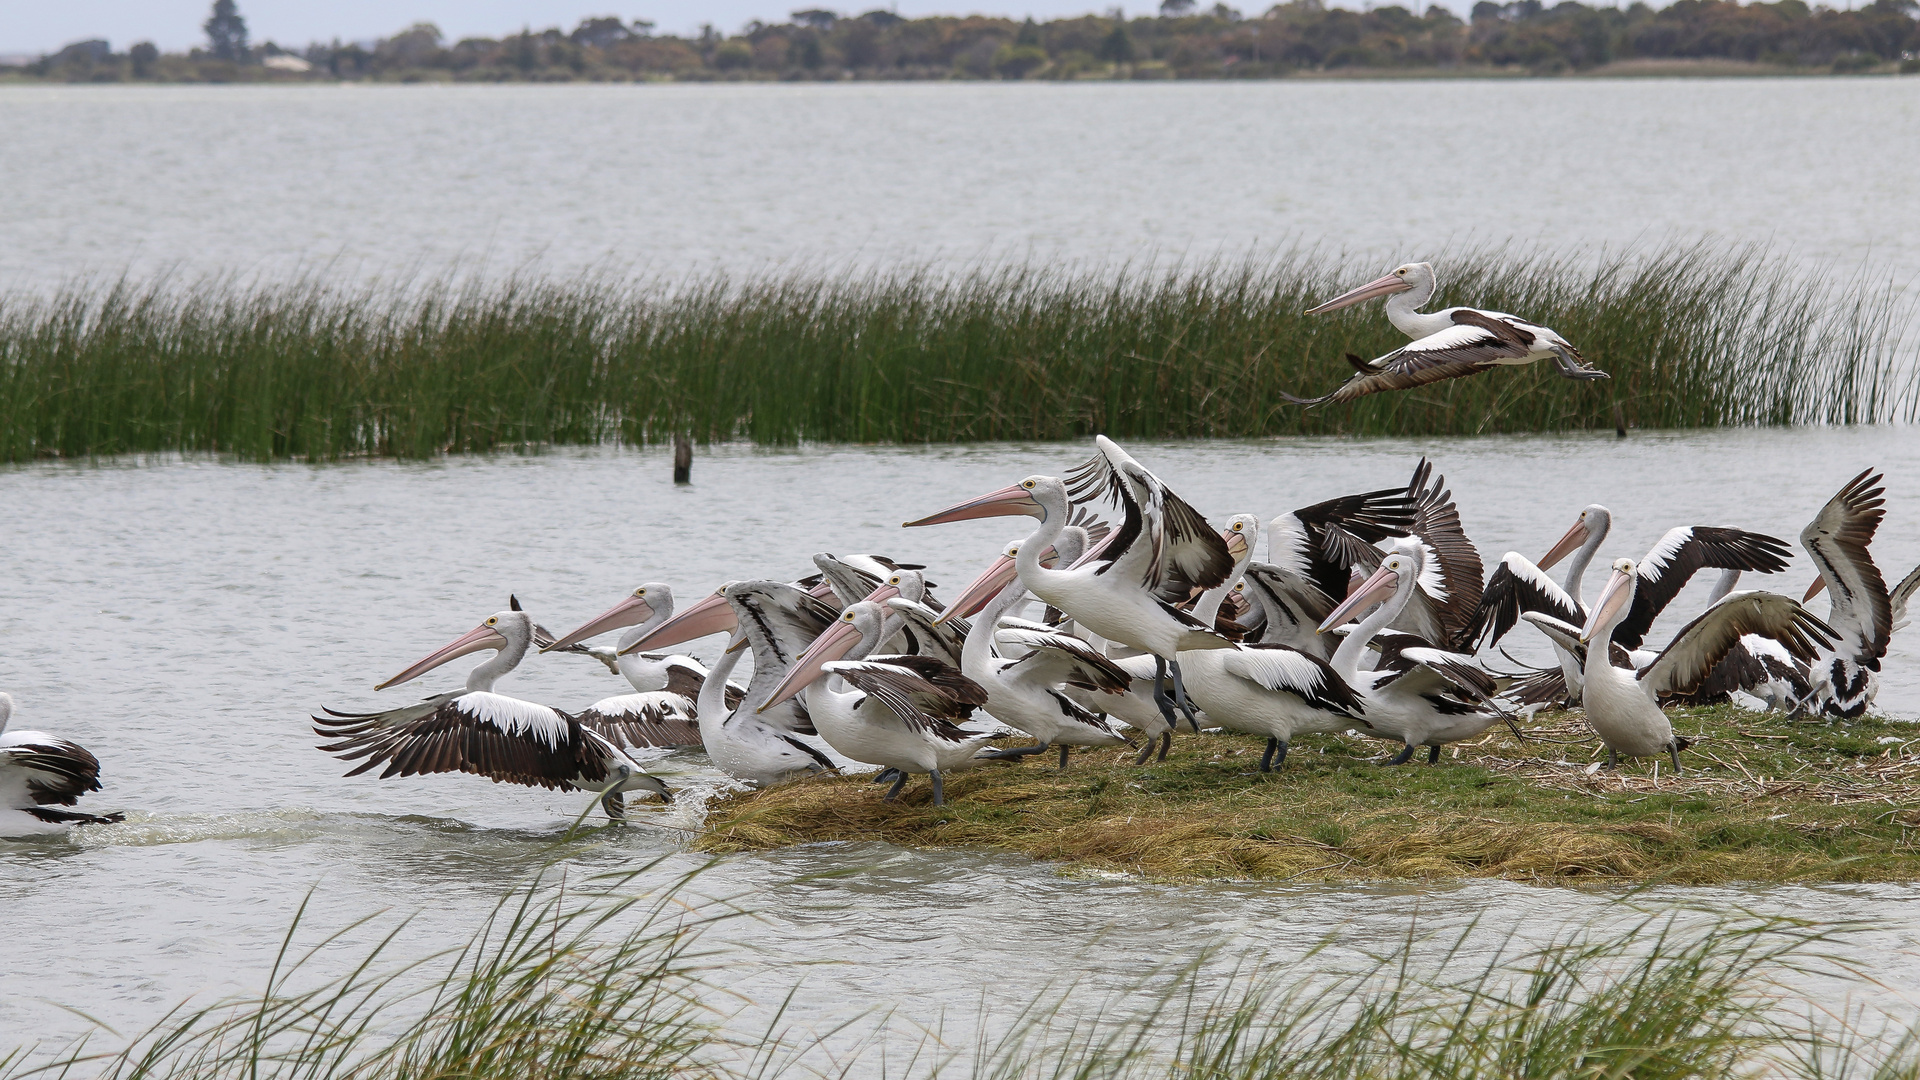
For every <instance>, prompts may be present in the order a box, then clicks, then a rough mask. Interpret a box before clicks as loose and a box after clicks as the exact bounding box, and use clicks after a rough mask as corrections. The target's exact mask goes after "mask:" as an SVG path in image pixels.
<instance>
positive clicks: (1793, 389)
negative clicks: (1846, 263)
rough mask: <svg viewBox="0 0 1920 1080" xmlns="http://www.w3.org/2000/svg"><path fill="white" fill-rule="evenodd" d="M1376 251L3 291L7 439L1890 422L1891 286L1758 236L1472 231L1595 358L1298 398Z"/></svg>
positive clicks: (1497, 265)
mask: <svg viewBox="0 0 1920 1080" xmlns="http://www.w3.org/2000/svg"><path fill="white" fill-rule="evenodd" d="M1378 270H1379V268H1378V267H1371V266H1360V265H1350V264H1348V263H1344V262H1341V261H1338V260H1332V259H1323V258H1319V257H1316V256H1313V255H1310V254H1305V253H1299V252H1294V253H1287V254H1281V255H1277V256H1273V257H1270V258H1262V259H1253V258H1249V259H1247V260H1245V261H1241V262H1233V263H1228V262H1216V263H1209V264H1206V265H1201V266H1195V267H1186V268H1175V269H1172V270H1166V271H1162V272H1150V271H1144V270H1132V269H1123V270H1119V271H1113V272H1102V271H1067V270H1057V269H1053V268H1046V267H1036V266H1003V267H997V268H994V267H988V268H982V269H979V270H977V271H974V272H971V273H962V274H958V275H938V274H934V273H931V272H924V271H919V272H916V271H903V272H896V273H887V272H876V273H872V274H869V275H866V276H819V275H811V276H810V275H805V274H801V275H796V276H791V277H784V278H782V277H766V278H756V279H750V280H744V281H734V280H732V279H729V278H726V277H711V278H707V279H702V280H694V281H689V282H681V283H678V284H676V285H673V286H671V287H668V286H659V287H639V288H626V287H621V286H615V285H611V284H607V283H604V282H594V281H577V282H548V283H528V282H509V283H507V284H504V285H500V286H497V287H496V286H485V285H477V284H469V285H465V286H456V285H453V284H442V285H439V286H428V287H424V288H415V289H408V290H403V291H401V292H398V293H395V294H393V295H389V296H385V297H382V296H380V295H377V294H375V293H373V292H360V293H355V292H351V291H346V290H341V289H336V288H330V287H327V286H324V285H319V284H306V285H286V286H259V287H251V288H246V287H238V286H232V285H229V284H226V283H213V284H204V285H200V286H179V287H176V286H174V285H173V284H171V283H166V282H161V283H157V284H148V285H144V286H143V285H138V284H135V283H132V282H125V281H123V282H120V283H117V284H114V285H110V286H104V287H97V288H96V287H91V286H87V287H73V288H69V289H67V290H65V291H64V292H62V293H60V294H59V295H57V296H55V297H54V298H52V299H31V298H15V299H12V300H7V301H4V302H0V460H5V461H22V460H27V459H31V458H37V457H50V456H68V457H71V456H86V455H100V454H115V453H127V452H139V451H214V452H223V453H232V454H237V455H240V456H242V457H247V458H253V459H272V458H283V457H294V458H308V459H329V458H337V457H341V456H346V455H359V454H378V455H389V456H397V457H411V458H419V457H426V456H431V455H434V454H439V453H443V452H464V451H484V450H490V449H495V448H517V447H527V446H535V445H546V444H593V443H606V442H625V443H645V442H649V441H656V440H662V439H666V438H670V437H671V436H672V435H674V434H676V433H686V434H691V435H693V436H695V437H697V438H700V439H705V440H725V439H735V438H748V439H752V440H754V441H756V442H761V443H770V444H782V443H793V442H798V441H802V440H821V441H848V442H872V441H889V442H946V441H973V440H999V439H1068V438H1080V437H1084V436H1087V435H1090V434H1092V433H1094V432H1105V433H1108V434H1111V435H1114V436H1117V437H1127V438H1161V437H1200V436H1262V435H1283V434H1317V433H1354V434H1476V433H1483V432H1511V431H1563V430H1574V429H1583V428H1610V427H1612V426H1613V425H1614V424H1615V422H1616V419H1618V420H1620V421H1623V422H1625V423H1628V424H1632V425H1637V426H1641V427H1701V426H1714V425H1728V424H1782V423H1854V422H1871V421H1880V420H1905V419H1910V418H1911V417H1912V416H1913V414H1914V410H1915V408H1916V404H1920V397H1917V396H1916V394H1915V391H1914V387H1913V385H1912V381H1911V380H1910V379H1907V378H1903V377H1902V368H1901V364H1902V363H1903V362H1904V358H1903V357H1901V356H1900V355H1898V353H1899V351H1900V347H1901V335H1902V331H1903V324H1904V316H1905V314H1906V313H1907V307H1908V306H1909V305H1906V304H1905V302H1904V301H1902V300H1901V299H1900V297H1899V296H1898V294H1897V293H1896V292H1895V291H1894V290H1893V289H1892V288H1891V287H1886V286H1882V287H1874V286H1869V285H1868V284H1867V283H1866V281H1865V279H1861V280H1856V281H1854V282H1851V283H1845V284H1841V283H1836V282H1834V281H1832V280H1829V279H1825V278H1820V277H1811V278H1810V277H1809V276H1808V275H1807V274H1805V273H1804V272H1801V271H1800V270H1798V269H1796V268H1795V267H1794V266H1793V265H1792V264H1789V263H1788V262H1786V261H1784V260H1779V259H1772V258H1769V257H1768V256H1767V255H1766V254H1765V253H1764V252H1763V251H1760V250H1757V249H1748V248H1741V249H1731V248H1721V247H1712V246H1695V247H1687V248H1677V249H1673V250H1668V251H1662V252H1655V253H1649V254H1644V255H1622V256H1618V257H1611V258H1604V259H1600V260H1598V261H1595V260H1592V259H1587V258H1565V259H1556V258H1553V257H1549V256H1524V255H1515V254H1513V253H1511V252H1507V251H1483V252H1478V253H1466V254H1462V255H1459V256H1456V257H1452V258H1447V259H1444V260H1442V261H1441V262H1440V264H1439V271H1440V274H1441V277H1442V280H1443V282H1444V283H1445V284H1444V287H1443V291H1442V295H1441V296H1439V297H1438V298H1437V302H1438V303H1443V304H1444V303H1472V304H1474V305H1476V306H1481V307H1490V308H1496V309H1501V310H1508V311H1513V312H1516V313H1520V314H1524V315H1525V316H1527V317H1529V318H1533V319H1536V320H1539V321H1542V322H1545V323H1547V324H1549V325H1551V326H1553V327H1555V328H1556V329H1558V330H1559V331H1560V332H1561V333H1563V334H1564V335H1565V336H1566V337H1567V338H1569V339H1570V340H1572V341H1573V342H1574V343H1575V344H1576V345H1577V346H1578V347H1579V348H1581V349H1582V350H1583V351H1584V353H1585V354H1586V356H1587V357H1588V359H1590V360H1591V361H1593V362H1594V363H1596V364H1598V365H1599V366H1600V367H1602V368H1604V369H1606V370H1608V371H1609V372H1611V373H1612V375H1613V379H1612V381H1611V382H1604V383H1591V382H1589V383H1575V382H1569V381H1567V380H1563V379H1561V378H1559V377H1558V376H1557V375H1555V374H1554V373H1553V372H1551V371H1550V370H1547V366H1546V365H1539V366H1537V369H1526V370H1519V371H1503V372H1498V373H1495V374H1493V375H1488V376H1481V377H1476V378H1470V379H1463V380H1455V381H1451V382H1446V383H1441V384H1437V385H1435V386H1432V387H1428V388H1424V389H1420V390H1415V391H1410V392H1405V393H1395V394H1382V395H1377V396H1374V397H1371V398H1367V399H1365V400H1362V401H1359V402H1356V403H1353V404H1351V405H1346V406H1340V407H1322V408H1319V409H1313V410H1308V409H1303V408H1301V407H1299V406H1296V405H1293V404H1290V403H1288V402H1286V401H1285V400H1284V399H1283V398H1282V397H1281V396H1280V395H1281V392H1282V391H1291V392H1294V393H1303V392H1310V391H1311V392H1317V391H1320V390H1323V389H1325V388H1328V387H1331V386H1333V385H1334V384H1336V383H1337V382H1338V381H1339V380H1340V379H1342V378H1344V377H1345V375H1346V374H1347V373H1348V368H1347V366H1346V365H1345V363H1344V362H1343V361H1342V360H1341V354H1342V353H1345V352H1353V353H1357V354H1359V355H1362V356H1367V357H1371V356H1377V355H1380V354H1382V353H1385V352H1386V351H1388V350H1389V349H1392V348H1394V347H1396V346H1397V345H1399V344H1401V343H1403V341H1404V339H1401V338H1399V337H1397V336H1396V334H1395V332H1394V331H1393V329H1392V328H1391V327H1390V326H1389V325H1388V324H1387V323H1386V321H1385V320H1384V319H1383V318H1381V316H1380V313H1379V312H1378V311H1377V310H1375V309H1374V308H1373V307H1368V308H1364V309H1360V310H1355V311H1349V312H1343V313H1340V314H1338V315H1336V316H1332V317H1308V316H1305V315H1303V314H1302V312H1303V310H1304V309H1305V308H1306V307H1308V306H1310V305H1311V304H1312V303H1313V302H1315V301H1316V300H1318V299H1323V298H1325V297H1327V296H1328V295H1330V294H1331V293H1332V292H1333V291H1334V290H1336V289H1341V288H1344V287H1346V286H1349V285H1351V284H1352V283H1353V282H1354V281H1355V280H1357V279H1360V278H1361V277H1363V276H1364V277H1370V276H1373V275H1374V274H1376V273H1377V272H1378Z"/></svg>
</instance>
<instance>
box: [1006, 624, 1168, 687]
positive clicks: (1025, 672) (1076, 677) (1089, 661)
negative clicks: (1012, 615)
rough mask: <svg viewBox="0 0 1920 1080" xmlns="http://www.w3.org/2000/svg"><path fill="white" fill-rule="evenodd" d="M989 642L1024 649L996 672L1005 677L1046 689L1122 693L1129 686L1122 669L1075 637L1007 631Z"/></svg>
mask: <svg viewBox="0 0 1920 1080" xmlns="http://www.w3.org/2000/svg"><path fill="white" fill-rule="evenodd" d="M993 640H994V642H995V643H996V644H1000V645H1011V646H1017V647H1019V648H1024V649H1026V650H1027V652H1026V654H1025V655H1023V656H1021V657H1020V658H1019V659H1017V660H1014V661H1012V662H1010V663H1008V664H1007V666H1005V667H1003V668H1001V669H1000V673H1001V675H1003V676H1004V677H1006V678H1010V679H1019V680H1022V681H1025V682H1031V683H1032V684H1033V685H1036V686H1041V687H1047V688H1053V687H1059V686H1072V687H1077V688H1079V689H1081V690H1099V691H1104V692H1106V693H1109V694H1123V693H1125V692H1126V691H1127V690H1128V689H1129V688H1131V687H1132V686H1133V677H1132V676H1131V675H1129V674H1127V672H1126V670H1125V669H1124V668H1122V667H1121V666H1120V665H1119V664H1116V663H1114V662H1113V661H1112V660H1110V659H1108V658H1107V656H1106V655H1105V654H1103V653H1101V652H1100V651H1099V650H1097V649H1095V648H1094V647H1093V646H1091V645H1089V644H1087V643H1086V642H1084V641H1082V640H1080V639H1079V638H1077V637H1069V636H1067V635H1065V634H1049V633H1036V632H1034V631H1032V630H1021V629H1009V630H1000V631H998V632H996V633H995V634H994V635H993Z"/></svg>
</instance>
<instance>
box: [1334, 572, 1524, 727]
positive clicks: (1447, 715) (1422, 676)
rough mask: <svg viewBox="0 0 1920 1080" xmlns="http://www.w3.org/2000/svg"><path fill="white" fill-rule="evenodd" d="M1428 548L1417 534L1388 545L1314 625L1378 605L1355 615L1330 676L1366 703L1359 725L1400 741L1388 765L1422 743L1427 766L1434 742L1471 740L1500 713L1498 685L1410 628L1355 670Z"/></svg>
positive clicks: (1405, 598) (1403, 601) (1405, 594)
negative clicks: (1369, 665)
mask: <svg viewBox="0 0 1920 1080" xmlns="http://www.w3.org/2000/svg"><path fill="white" fill-rule="evenodd" d="M1427 558H1428V554H1427V547H1426V545H1425V544H1422V543H1420V542H1418V541H1416V540H1402V541H1400V542H1399V543H1397V544H1395V545H1394V547H1393V550H1392V551H1390V552H1388V553H1387V556H1386V558H1384V559H1382V560H1380V567H1379V569H1377V570H1375V571H1374V572H1373V576H1371V577H1369V578H1367V579H1366V580H1365V581H1364V582H1362V583H1361V584H1360V587H1359V588H1357V589H1355V590H1354V591H1353V593H1352V594H1351V595H1349V596H1348V597H1347V598H1346V599H1345V600H1344V601H1342V602H1341V603H1340V606H1339V607H1336V608H1334V609H1333V611H1332V612H1331V613H1330V614H1329V615H1328V616H1327V618H1326V621H1324V622H1322V623H1321V624H1320V627H1319V629H1320V631H1321V632H1322V633H1325V632H1327V631H1330V630H1332V629H1334V628H1335V627H1337V626H1341V625H1343V624H1345V623H1346V621H1347V620H1348V619H1350V618H1352V617H1353V616H1354V615H1355V614H1356V613H1358V612H1362V611H1365V610H1366V609H1367V608H1368V607H1370V606H1372V605H1374V604H1376V603H1377V604H1379V605H1380V606H1379V607H1378V608H1376V609H1375V610H1374V611H1373V612H1371V613H1370V614H1368V615H1367V616H1366V617H1365V618H1363V619H1361V620H1360V625H1359V626H1358V627H1356V628H1355V629H1354V630H1353V631H1352V632H1351V633H1349V634H1348V635H1347V638H1346V640H1345V641H1342V642H1341V643H1340V647H1339V648H1337V649H1335V650H1334V653H1333V659H1332V660H1330V661H1328V664H1329V666H1331V667H1332V668H1333V671H1334V673H1335V674H1337V675H1339V676H1340V677H1341V678H1342V679H1345V680H1346V681H1347V683H1348V684H1349V685H1351V686H1352V687H1353V688H1354V690H1355V691H1357V692H1358V694H1359V697H1360V702H1361V704H1362V706H1363V707H1364V708H1365V710H1366V712H1365V723H1364V725H1363V726H1362V730H1364V731H1366V733H1367V734H1369V735H1373V736H1375V737H1377V738H1382V739H1390V740H1395V741H1398V742H1400V743H1401V744H1402V746H1403V749H1402V750H1401V751H1400V753H1399V754H1398V755H1397V756H1395V757H1394V758H1393V759H1392V760H1391V761H1390V762H1389V764H1392V765H1404V764H1406V762H1407V761H1409V760H1410V759H1411V758H1412V757H1413V751H1414V748H1415V747H1417V746H1424V747H1426V748H1427V764H1429V765H1431V764H1433V763H1434V762H1437V761H1439V760H1440V748H1441V747H1442V746H1443V745H1445V744H1447V743H1450V742H1458V741H1459V740H1461V739H1470V738H1472V737H1474V736H1475V735H1478V734H1480V733H1481V732H1483V731H1485V730H1487V728H1489V727H1492V726H1493V725H1494V724H1497V723H1499V722H1500V721H1502V720H1505V719H1507V715H1506V713H1504V712H1502V711H1501V710H1500V709H1499V708H1498V707H1497V706H1495V705H1494V704H1493V695H1494V694H1495V693H1496V692H1498V689H1499V687H1498V686H1497V685H1496V684H1495V683H1494V681H1493V679H1492V678H1490V677H1489V676H1488V675H1487V673H1486V672H1484V671H1481V670H1480V669H1479V668H1478V667H1476V666H1475V665H1474V663H1473V658H1472V657H1470V656H1467V655H1465V654H1463V653H1456V652H1449V651H1447V650H1445V649H1441V648H1437V647H1435V646H1434V645H1432V644H1431V643H1429V642H1427V641H1425V640H1423V639H1421V638H1419V637H1416V636H1414V635H1411V634H1395V635H1393V636H1392V637H1391V638H1389V639H1388V640H1387V641H1386V642H1384V643H1383V648H1382V652H1381V656H1380V661H1379V664H1378V666H1376V667H1375V669H1374V670H1372V671H1362V670H1361V669H1360V658H1361V654H1362V653H1363V652H1365V650H1366V649H1367V646H1368V644H1369V643H1370V642H1371V641H1372V640H1373V638H1374V636H1375V635H1376V634H1378V633H1379V632H1380V631H1381V630H1383V629H1385V628H1386V627H1387V626H1388V624H1390V623H1392V622H1393V621H1394V620H1395V619H1396V618H1398V617H1399V616H1400V614H1401V612H1402V611H1404V610H1405V609H1406V606H1407V605H1408V603H1410V602H1411V601H1412V599H1413V595H1414V593H1415V591H1417V589H1418V587H1419V581H1420V577H1421V575H1422V574H1423V573H1426V572H1427V567H1426V562H1427Z"/></svg>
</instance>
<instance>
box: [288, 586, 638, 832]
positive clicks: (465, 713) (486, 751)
mask: <svg viewBox="0 0 1920 1080" xmlns="http://www.w3.org/2000/svg"><path fill="white" fill-rule="evenodd" d="M533 637H534V626H533V619H532V618H530V617H529V616H528V615H527V613H526V612H525V611H522V610H521V609H520V602H519V601H518V600H517V599H516V600H514V601H513V603H512V607H511V608H509V609H508V610H506V611H496V612H494V613H493V614H492V615H489V616H487V618H486V620H485V621H483V622H482V623H481V624H480V625H479V626H476V627H474V628H473V629H472V630H469V631H467V632H466V633H465V634H462V635H461V636H460V637H458V638H455V639H454V640H453V641H451V642H449V643H448V644H447V645H446V646H444V647H443V648H441V649H440V650H439V651H437V652H434V653H431V654H429V655H428V656H426V657H425V658H423V659H421V660H420V661H419V662H417V663H415V664H414V665H413V666H411V667H409V668H407V669H406V670H405V671H402V672H401V673H400V674H398V675H395V676H394V677H393V678H391V679H388V680H387V681H385V682H383V683H381V684H380V685H378V686H376V687H374V689H375V690H385V689H386V688H388V687H390V686H398V685H400V684H401V683H404V682H410V681H412V680H414V679H417V678H419V677H420V676H422V675H425V674H426V673H427V672H429V671H432V670H433V669H434V668H437V667H439V666H441V665H442V664H446V663H448V662H450V661H453V660H456V659H458V658H460V657H462V656H466V655H467V654H469V653H476V652H481V651H484V650H487V649H492V650H494V656H493V658H492V659H490V660H487V661H485V662H484V663H482V664H480V665H479V666H477V667H475V668H474V669H473V671H472V672H471V673H469V674H468V676H467V685H466V689H464V690H454V691H450V692H448V693H444V694H435V695H434V696H433V697H430V698H427V699H426V700H425V701H421V702H419V703H417V704H414V705H404V706H401V707H400V708H398V709H390V710H388V711H386V712H377V713H342V712H335V711H333V710H332V709H325V710H323V711H324V712H325V713H326V714H327V715H326V716H316V717H314V718H313V722H314V729H313V730H314V732H315V733H316V734H318V735H322V736H325V737H326V738H330V739H335V740H337V741H335V742H332V743H328V744H326V745H324V746H322V747H320V749H322V750H325V751H326V752H328V753H330V754H334V755H336V756H338V757H340V758H341V759H343V760H346V761H360V762H361V764H360V765H359V766H358V767H356V768H354V769H351V770H349V771H348V772H347V775H348V776H358V775H360V774H361V773H364V772H367V771H369V770H371V769H375V768H378V767H380V766H382V765H385V766H386V769H385V771H383V772H382V773H381V774H380V778H381V779H383V780H384V779H387V778H388V777H393V776H422V775H425V774H427V773H445V772H463V773H471V774H473V775H475V776H484V777H486V778H488V779H490V780H492V781H493V782H494V783H508V784H522V785H525V786H527V787H544V788H549V789H553V790H559V791H597V792H600V793H601V796H600V808H601V809H602V810H604V811H605V812H606V815H607V816H608V817H610V818H613V819H615V820H618V819H621V818H624V817H625V816H626V793H627V792H629V791H643V792H651V793H652V794H655V795H658V796H660V800H661V801H662V802H672V801H673V795H672V793H671V792H669V791H668V790H667V785H666V784H664V783H662V782H661V781H660V779H659V778H658V777H654V776H649V775H648V774H647V772H646V770H645V769H644V768H642V766H641V763H640V762H639V761H637V760H635V759H634V758H632V757H631V756H629V755H628V754H627V753H626V751H624V750H622V749H621V748H620V747H619V746H617V745H615V744H614V743H613V742H612V741H610V740H609V739H607V738H606V737H605V736H602V735H600V734H599V733H597V732H595V731H593V730H592V729H590V728H588V727H586V726H585V725H583V724H581V723H580V721H579V720H578V719H577V718H575V717H573V716H570V715H568V714H566V713H564V712H561V711H560V710H559V709H555V708H552V707H550V706H546V705H540V704H536V703H534V702H531V701H525V700H522V699H520V698H516V697H508V696H506V695H505V694H497V693H495V692H494V689H493V687H494V684H495V683H496V682H498V681H499V680H500V679H501V677H503V676H505V675H506V674H507V673H509V672H511V671H512V670H513V669H514V668H516V667H518V666H519V665H520V661H521V660H522V659H523V658H525V656H526V655H527V650H528V649H529V648H531V647H532V645H533Z"/></svg>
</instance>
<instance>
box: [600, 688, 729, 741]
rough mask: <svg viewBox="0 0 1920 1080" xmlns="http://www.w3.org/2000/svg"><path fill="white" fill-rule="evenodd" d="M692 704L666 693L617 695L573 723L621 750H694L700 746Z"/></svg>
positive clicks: (690, 699)
mask: <svg viewBox="0 0 1920 1080" xmlns="http://www.w3.org/2000/svg"><path fill="white" fill-rule="evenodd" d="M696 693H697V691H696ZM694 700H695V698H689V697H683V696H681V695H680V694H676V693H673V692H672V691H668V690H654V691H651V692H648V693H641V694H621V695H619V696H618V697H610V698H602V699H600V700H599V701H596V702H594V703H593V704H592V705H589V706H588V707H587V708H586V709H584V710H582V711H581V712H580V713H578V714H576V715H575V717H574V719H575V720H578V721H579V722H580V726H581V727H584V728H586V729H587V730H588V731H592V732H594V733H596V734H598V735H600V736H601V737H602V738H604V739H606V740H607V741H608V742H610V743H612V744H613V745H615V746H618V747H620V748H621V749H622V750H625V749H628V748H631V747H662V748H669V749H671V748H678V747H697V746H700V745H702V742H701V739H700V719H699V717H697V716H695V715H694V711H693V702H694Z"/></svg>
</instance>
